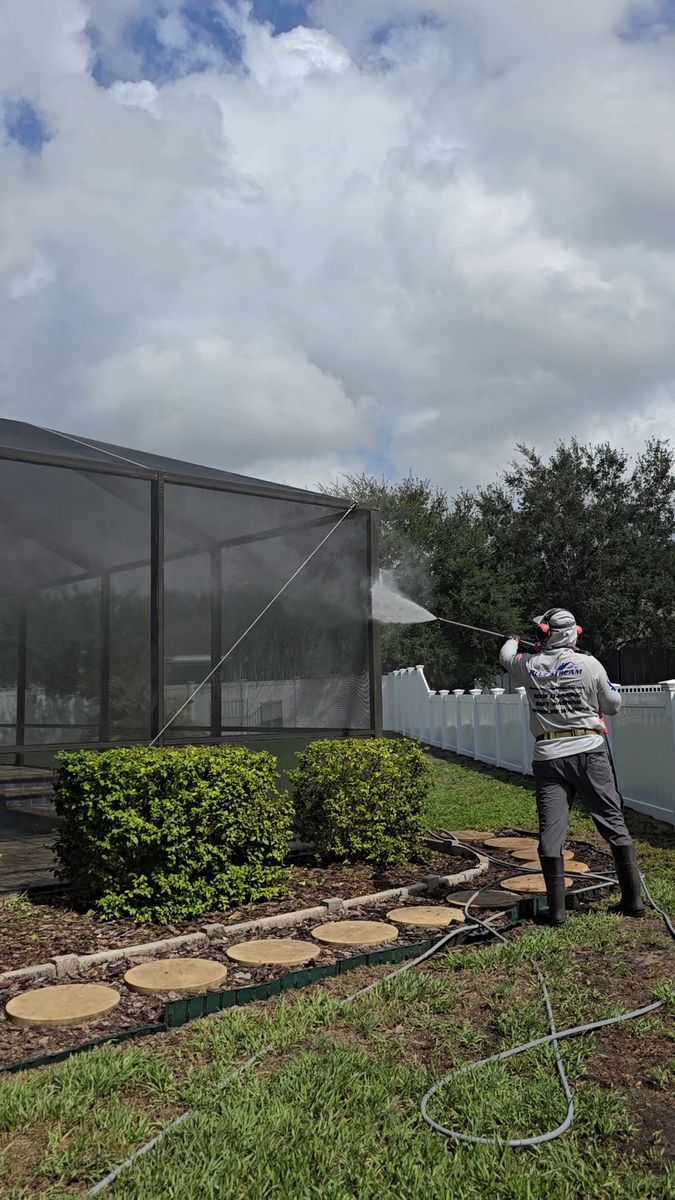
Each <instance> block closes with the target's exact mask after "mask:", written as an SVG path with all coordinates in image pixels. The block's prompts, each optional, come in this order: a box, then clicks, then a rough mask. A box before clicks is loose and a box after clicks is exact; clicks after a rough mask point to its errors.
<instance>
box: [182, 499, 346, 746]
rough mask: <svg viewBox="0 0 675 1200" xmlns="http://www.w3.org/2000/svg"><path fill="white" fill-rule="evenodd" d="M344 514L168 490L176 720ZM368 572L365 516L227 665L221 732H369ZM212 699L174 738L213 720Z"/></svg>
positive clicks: (200, 703) (321, 556) (222, 675)
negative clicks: (198, 685)
mask: <svg viewBox="0 0 675 1200" xmlns="http://www.w3.org/2000/svg"><path fill="white" fill-rule="evenodd" d="M340 516H341V513H340V512H339V511H337V512H336V510H335V508H329V507H328V506H326V507H323V506H322V505H320V504H303V503H298V502H295V501H293V500H288V501H287V500H277V499H270V498H267V497H259V496H248V495H238V494H232V493H224V492H216V491H211V490H207V489H202V488H189V487H183V486H177V485H167V487H166V490H165V547H166V557H167V567H166V629H167V641H166V651H167V659H166V664H167V667H166V669H167V695H166V704H167V713H169V712H170V711H171V710H172V709H173V710H174V711H175V707H176V701H177V699H178V698H179V696H181V695H182V696H183V698H184V697H185V696H186V695H188V694H189V687H188V685H189V684H190V683H194V681H195V680H197V681H199V679H201V678H203V677H204V676H205V675H206V674H207V672H208V670H209V668H210V665H215V663H216V662H217V661H218V659H219V658H220V656H221V655H222V654H224V653H225V652H226V651H227V650H228V649H229V648H230V647H231V646H232V645H233V643H234V642H235V641H236V640H237V639H238V638H239V637H240V636H241V634H242V633H243V632H244V630H246V629H247V627H248V626H249V625H250V624H251V622H252V621H253V620H254V618H255V617H256V616H257V615H258V614H259V613H260V612H261V611H262V609H263V608H264V607H265V606H266V605H267V604H268V603H269V601H270V600H271V599H272V598H273V596H274V595H275V594H276V592H278V591H279V589H280V588H281V587H282V585H283V584H284V583H285V582H286V580H287V579H288V578H289V577H290V576H291V575H292V574H293V572H294V571H295V570H296V569H297V568H298V567H299V566H300V564H301V563H302V562H303V561H304V560H305V559H306V558H307V557H308V556H309V555H310V553H311V552H312V551H313V550H314V549H315V547H316V546H317V545H318V544H319V542H320V541H321V540H322V538H324V537H325V536H326V534H327V533H328V532H329V531H330V530H331V528H333V527H334V526H335V525H336V524H337V521H338V520H339V518H340ZM186 543H191V544H192V547H193V548H194V550H197V549H198V550H199V551H200V553H196V554H195V553H193V554H189V547H188V546H187V545H186ZM367 571H368V564H367V516H366V514H363V513H359V512H356V513H355V514H353V515H352V516H350V517H349V518H348V519H347V520H346V521H345V522H343V524H342V525H341V526H340V528H339V529H337V530H336V532H334V533H333V534H332V536H331V537H330V538H329V539H328V541H327V542H326V543H325V544H324V546H322V548H321V549H320V550H319V551H318V552H317V554H316V555H315V556H314V558H312V560H311V562H310V563H309V564H308V565H307V566H306V567H305V568H304V569H303V571H302V572H301V574H300V575H298V577H297V578H296V579H295V580H294V582H293V583H292V584H290V586H289V587H288V589H287V590H286V591H285V592H284V594H283V595H282V596H281V598H280V599H279V600H278V601H277V602H276V603H275V604H274V605H273V607H272V608H271V609H270V611H269V612H268V613H267V614H266V615H265V616H264V617H263V618H262V620H261V621H260V622H259V624H258V625H256V627H255V628H254V629H253V630H252V632H250V633H249V634H247V636H246V637H245V639H244V640H243V642H242V643H241V645H240V646H239V647H238V649H237V650H236V651H235V652H234V653H233V654H232V655H231V656H230V657H229V658H228V660H227V661H226V662H225V664H224V665H223V667H222V668H221V670H220V672H219V684H218V688H219V691H218V692H217V703H219V706H220V727H221V728H223V729H239V728H258V729H266V728H275V727H279V728H296V729H302V728H305V729H336V730H362V729H368V728H369V726H370V679H369V669H368V576H367ZM169 614H171V616H170V615H169ZM179 684H180V686H179ZM204 693H207V694H206V695H204ZM210 695H211V689H209V688H208V687H207V688H204V689H202V692H201V693H200V695H199V696H198V697H197V698H196V699H195V700H194V701H193V702H192V703H191V704H190V705H189V707H188V709H186V710H185V711H184V712H183V713H182V714H181V715H180V716H179V717H178V718H177V720H176V722H175V726H176V728H173V727H172V729H171V730H170V731H169V735H170V736H171V737H172V738H177V737H179V736H184V731H185V729H186V728H190V727H195V726H197V727H202V728H203V727H204V726H205V725H206V724H207V723H208V721H209V717H210V716H211V717H212V716H214V715H215V714H213V713H211V711H210V707H209V704H210V699H209V697H210Z"/></svg>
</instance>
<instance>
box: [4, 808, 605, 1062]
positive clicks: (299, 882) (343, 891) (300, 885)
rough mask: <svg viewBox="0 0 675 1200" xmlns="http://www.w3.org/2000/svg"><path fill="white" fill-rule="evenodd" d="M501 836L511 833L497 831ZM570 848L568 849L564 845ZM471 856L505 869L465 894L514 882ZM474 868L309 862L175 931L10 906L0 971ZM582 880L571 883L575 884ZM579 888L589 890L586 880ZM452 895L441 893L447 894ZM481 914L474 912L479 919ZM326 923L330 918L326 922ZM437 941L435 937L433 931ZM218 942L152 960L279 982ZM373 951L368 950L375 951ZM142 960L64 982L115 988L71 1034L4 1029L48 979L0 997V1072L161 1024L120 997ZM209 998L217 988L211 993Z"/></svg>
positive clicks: (592, 859)
mask: <svg viewBox="0 0 675 1200" xmlns="http://www.w3.org/2000/svg"><path fill="white" fill-rule="evenodd" d="M503 832H504V833H505V834H508V833H511V832H514V831H512V830H504V831H503ZM570 847H571V848H575V843H574V842H572V843H570ZM475 849H476V850H478V851H479V852H481V851H483V852H485V853H488V854H491V855H494V856H496V857H498V858H500V859H503V860H504V862H505V863H506V864H507V865H506V866H498V865H496V864H490V867H489V869H488V870H487V871H486V872H485V873H484V874H482V875H480V876H478V877H477V878H476V880H475V887H476V888H479V887H481V888H482V887H485V886H487V885H489V884H497V883H499V881H500V879H504V878H506V877H507V876H509V875H512V874H515V873H516V872H517V871H518V869H519V868H520V866H521V865H522V864H520V863H517V862H516V861H515V860H511V862H512V864H513V865H509V858H508V855H506V854H505V853H504V852H501V851H495V850H490V849H489V848H487V847H483V846H481V845H476V846H475ZM577 850H578V856H579V857H580V858H581V859H582V860H583V861H585V862H587V863H588V865H589V866H590V868H591V870H596V871H597V870H600V871H602V870H606V869H607V858H606V857H605V856H603V855H602V854H599V853H595V852H594V851H592V850H590V849H589V848H588V847H587V846H585V845H583V846H582V845H580V844H578V846H577ZM472 866H475V859H474V858H473V856H470V855H467V856H465V857H464V856H457V855H450V854H443V853H441V852H439V851H432V850H428V851H427V852H426V853H425V855H424V858H423V860H422V861H421V862H419V863H410V864H407V865H406V866H405V867H403V868H400V869H392V870H390V871H388V872H387V873H386V874H382V873H377V872H376V871H374V869H373V868H372V866H368V865H366V864H362V865H345V864H331V865H328V866H314V865H311V864H310V863H306V864H304V865H301V864H296V865H295V866H293V867H292V868H291V870H290V876H289V894H288V895H287V896H285V897H284V898H283V899H280V900H275V901H270V902H267V903H261V904H256V905H248V906H246V907H242V908H239V909H237V910H231V911H228V912H225V913H223V912H213V913H205V914H202V915H201V916H200V917H199V918H198V919H196V920H193V921H185V922H180V923H176V924H175V925H149V924H139V923H136V922H131V921H106V922H102V921H100V920H98V919H97V918H96V917H94V916H93V915H92V914H91V913H86V912H76V911H74V910H73V908H72V898H71V897H69V896H68V895H67V894H65V893H63V894H61V895H57V896H52V897H51V899H50V901H49V903H42V904H34V905H31V906H30V910H29V911H28V913H27V914H24V913H23V912H22V911H20V910H19V911H13V910H12V909H11V908H10V909H8V910H4V911H3V910H2V909H1V908H0V946H1V947H2V958H3V960H4V961H6V965H5V968H4V969H11V967H12V966H25V965H29V964H32V963H38V962H44V961H46V960H48V959H49V958H51V957H52V956H54V955H55V954H65V953H75V954H87V953H89V952H91V951H95V950H101V949H112V948H117V947H121V946H131V945H134V944H136V945H138V944H139V943H143V942H152V941H155V940H157V939H158V938H163V937H171V936H176V935H178V934H181V933H188V932H192V931H195V930H198V929H200V928H201V926H203V925H204V924H206V923H208V922H219V923H221V924H223V925H225V926H227V925H228V924H233V923H235V922H239V921H243V920H248V919H254V918H255V917H263V916H271V915H275V914H277V913H282V912H289V911H293V910H294V909H298V908H310V907H313V906H314V905H317V904H319V903H320V902H321V901H323V900H325V899H326V898H328V897H330V896H342V897H343V898H344V899H347V898H350V897H353V896H357V895H364V894H369V893H372V892H375V891H384V890H385V889H387V888H395V887H401V886H405V885H407V884H410V883H417V882H421V881H423V880H424V878H425V876H426V875H429V874H437V875H451V874H457V873H459V872H462V871H464V870H466V869H468V868H470V867H472ZM583 882H584V881H583V880H580V881H579V885H580V886H583ZM589 882H592V881H590V880H589ZM467 887H468V888H469V889H471V888H473V887H474V883H473V882H472V883H471V884H469V885H467V884H466V883H465V884H460V885H457V887H455V888H453V889H452V891H466V890H467ZM452 891H450V892H449V893H446V894H447V895H451V894H452ZM430 900H431V902H437V901H436V898H428V897H426V896H425V895H424V894H422V895H417V896H413V897H409V898H402V899H397V900H395V901H391V900H389V901H387V902H385V903H384V904H380V905H368V906H367V907H363V908H360V907H359V908H350V909H349V910H347V911H345V913H344V914H342V918H339V917H338V918H336V919H349V920H355V919H359V918H363V919H371V920H372V919H380V920H382V919H385V917H386V913H387V911H388V910H389V909H391V908H392V907H400V906H401V905H405V904H412V905H415V904H423V903H428V902H429V901H430ZM488 915H489V910H488V911H483V912H482V913H481V916H482V917H483V918H485V917H486V916H488ZM326 919H330V918H326ZM321 923H322V921H321V920H314V921H309V922H302V923H300V924H299V925H296V926H293V927H291V928H284V929H279V930H268V931H265V932H261V933H259V934H257V933H255V932H253V933H252V934H250V935H248V937H249V938H250V937H257V936H263V937H290V936H292V937H297V938H300V939H305V940H307V941H311V940H312V938H311V931H312V929H314V928H316V926H317V925H318V924H321ZM398 931H399V936H398V939H397V943H396V944H397V945H401V944H411V943H416V942H421V941H424V940H425V939H426V938H427V937H429V936H431V935H432V934H433V933H434V932H436V931H433V930H425V929H421V928H413V927H408V928H406V927H405V926H398ZM439 933H440V931H439ZM243 940H247V939H245V938H244V937H242V936H241V935H234V937H233V939H232V941H233V942H238V941H243ZM228 944H229V943H228V941H227V939H226V940H224V941H220V942H212V941H208V942H206V943H202V944H200V945H197V946H188V947H177V948H176V949H175V950H173V951H169V952H168V953H166V954H163V955H162V957H181V958H182V957H196V958H199V957H204V958H211V959H215V960H217V961H222V962H226V963H227V965H228V976H227V979H226V981H225V985H224V986H225V987H227V988H236V987H248V986H252V985H254V984H258V983H263V982H268V981H271V980H272V979H276V978H278V977H279V975H281V974H284V973H285V971H286V970H287V968H283V967H259V968H244V967H241V966H239V965H238V964H236V963H233V962H232V961H231V960H229V959H228V958H227V955H226V953H225V951H226V948H227V945H228ZM380 948H382V947H377V946H373V947H368V949H372V950H376V949H380ZM357 953H359V947H345V948H339V947H322V950H321V955H320V956H319V958H318V959H317V960H316V962H317V964H322V963H332V962H335V961H336V960H338V959H342V958H349V957H351V956H352V955H354V954H357ZM149 961H152V959H151V956H143V955H134V956H131V957H128V958H127V957H124V958H121V959H117V960H116V961H114V962H111V963H105V964H100V965H98V966H96V967H92V968H90V969H89V970H87V971H83V972H81V973H80V974H79V975H78V976H73V977H72V980H71V979H69V980H68V982H80V983H84V982H87V983H94V982H97V983H106V984H109V985H110V986H113V987H117V988H119V990H120V994H121V1000H120V1004H119V1005H118V1007H117V1008H116V1009H115V1010H114V1011H113V1012H112V1013H110V1014H109V1015H108V1016H107V1017H106V1018H105V1019H103V1020H101V1021H96V1022H94V1023H92V1024H90V1025H87V1026H86V1027H81V1028H79V1029H36V1030H30V1029H19V1028H17V1027H15V1026H13V1025H11V1024H10V1023H9V1022H8V1021H7V1020H6V1018H5V1016H4V1005H5V1004H6V1002H7V1000H9V999H10V998H11V997H12V996H14V995H16V994H18V993H19V992H23V991H25V990H27V989H28V987H29V986H35V987H48V986H53V985H54V982H55V981H54V980H46V981H44V982H42V983H37V984H30V985H28V984H26V983H17V984H14V985H12V986H10V987H5V988H3V989H0V997H1V1000H0V1002H1V1003H2V1011H1V1012H0V1067H3V1066H8V1065H12V1064H14V1063H17V1062H24V1061H26V1060H28V1059H30V1058H34V1057H38V1056H40V1055H43V1054H49V1053H53V1052H56V1051H59V1050H63V1049H68V1048H72V1047H74V1046H78V1045H80V1044H82V1043H83V1042H85V1041H90V1040H94V1039H97V1038H102V1037H109V1036H111V1035H112V1034H115V1033H118V1032H121V1031H123V1030H125V1029H132V1028H137V1027H139V1026H145V1025H152V1024H155V1023H157V1022H159V1021H161V1020H162V1014H163V1011H164V1002H165V999H166V998H168V999H175V998H177V997H176V996H175V995H170V996H169V997H165V998H161V997H160V998H157V997H153V996H141V995H138V994H136V993H132V992H130V991H128V989H127V988H126V987H125V985H124V982H123V976H124V973H125V971H127V970H128V969H129V967H130V966H134V965H137V964H139V963H143V962H149ZM215 990H218V989H215Z"/></svg>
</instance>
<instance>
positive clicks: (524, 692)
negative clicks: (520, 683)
mask: <svg viewBox="0 0 675 1200" xmlns="http://www.w3.org/2000/svg"><path fill="white" fill-rule="evenodd" d="M516 693H517V695H519V696H526V695H527V688H524V687H517V688H516Z"/></svg>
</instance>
